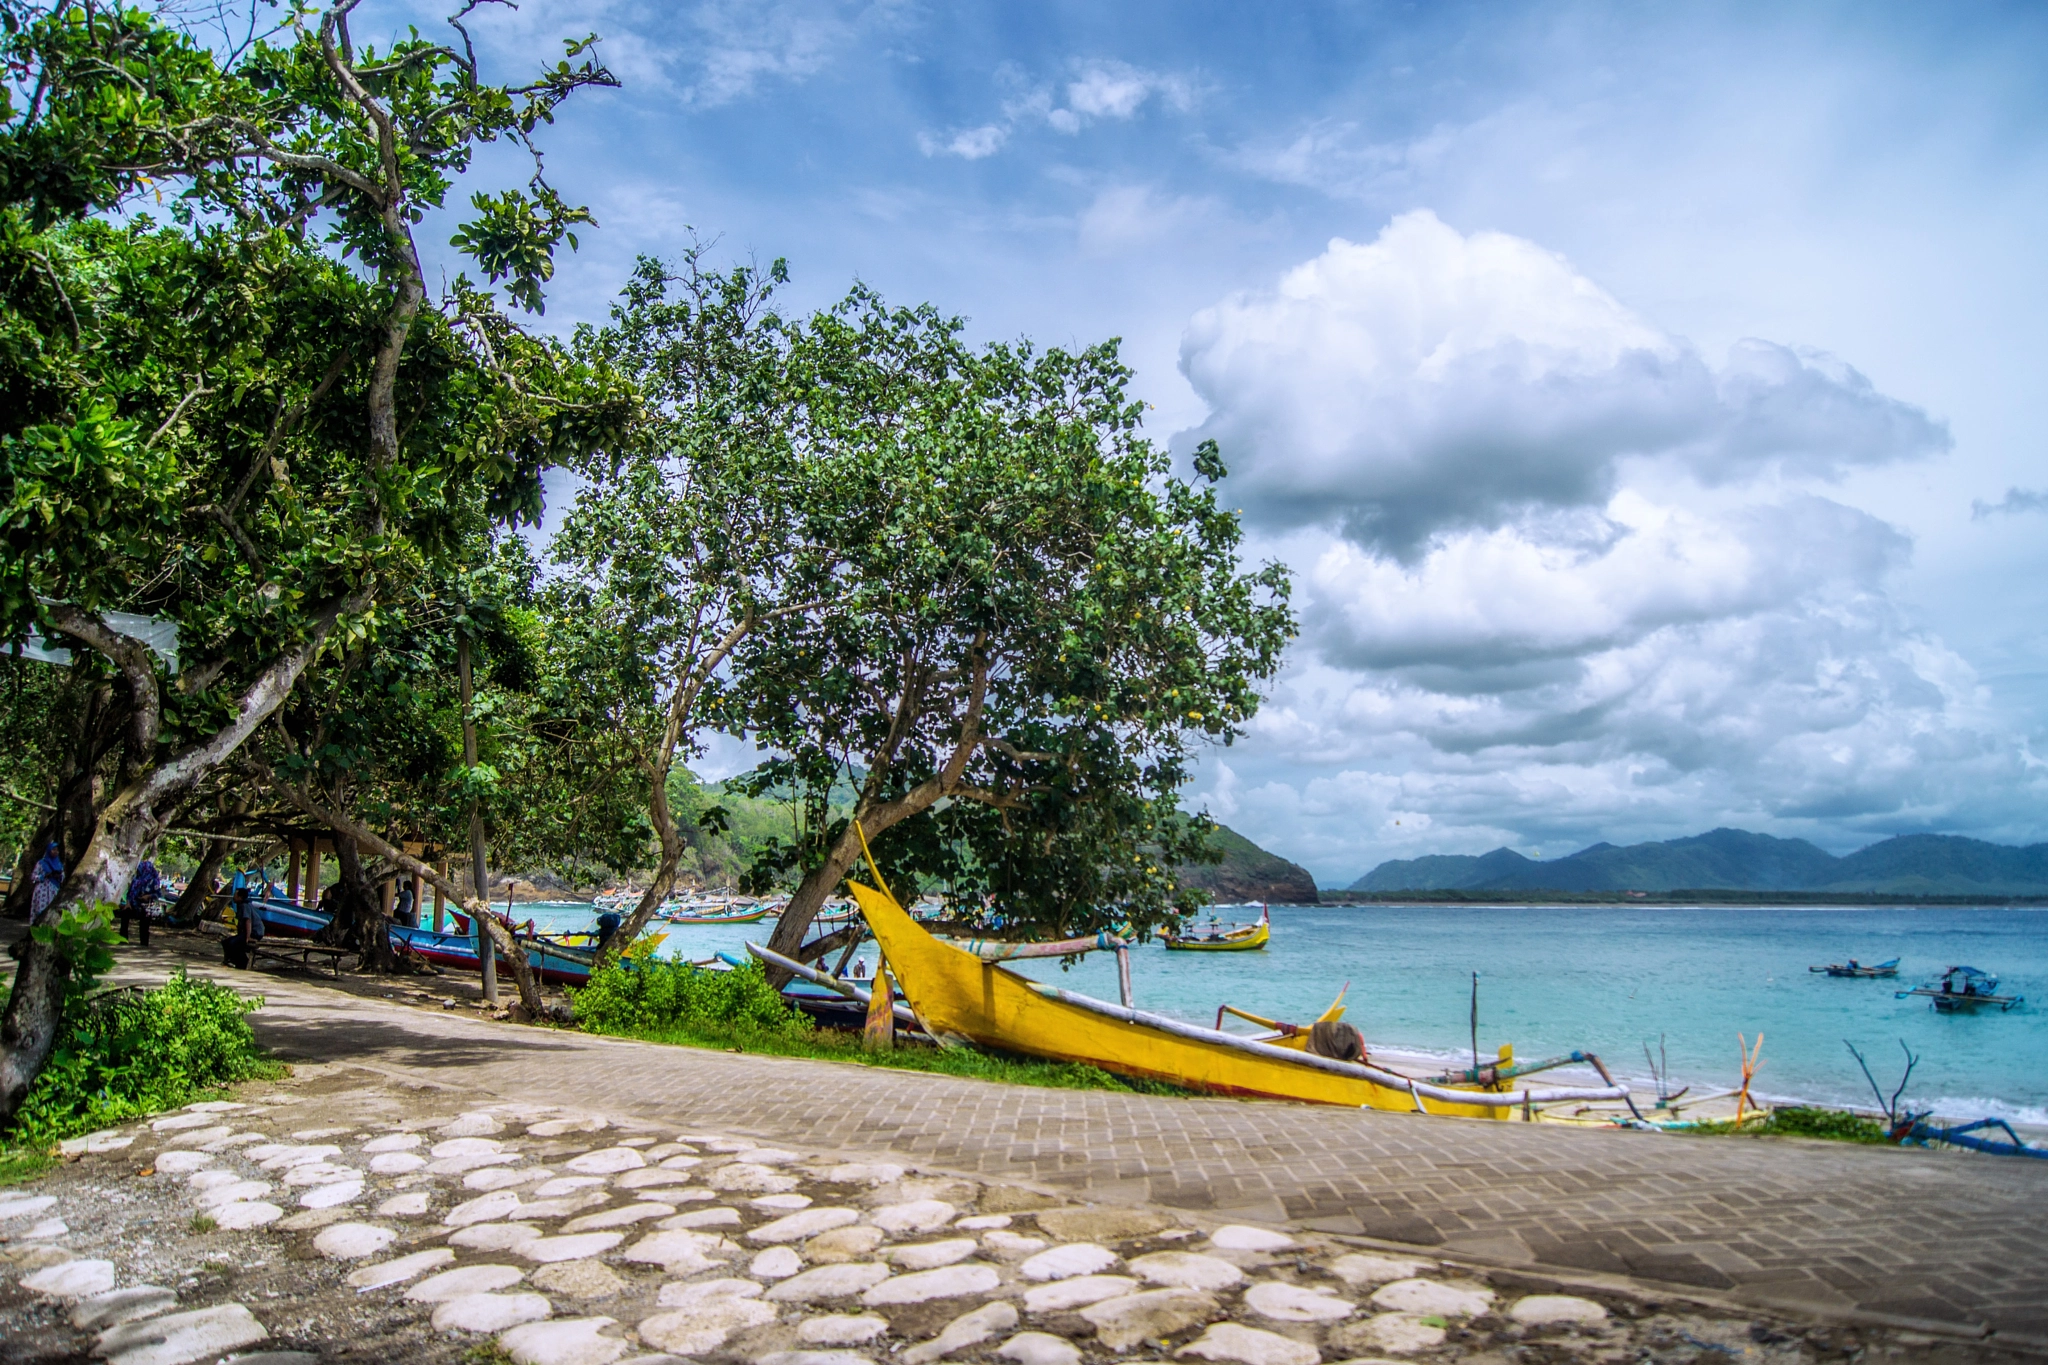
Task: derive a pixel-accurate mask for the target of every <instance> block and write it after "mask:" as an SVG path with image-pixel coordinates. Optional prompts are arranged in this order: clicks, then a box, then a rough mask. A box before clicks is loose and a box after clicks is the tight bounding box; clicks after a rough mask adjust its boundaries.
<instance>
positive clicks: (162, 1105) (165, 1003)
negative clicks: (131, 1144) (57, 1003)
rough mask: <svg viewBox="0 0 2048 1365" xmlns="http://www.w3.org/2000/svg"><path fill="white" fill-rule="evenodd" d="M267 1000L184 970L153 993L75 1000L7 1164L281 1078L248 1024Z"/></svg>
mask: <svg viewBox="0 0 2048 1365" xmlns="http://www.w3.org/2000/svg"><path fill="white" fill-rule="evenodd" d="M262 1004H263V1002H262V1000H261V999H260V998H259V999H244V998H243V997H242V996H240V995H238V994H236V993H235V992H234V991H232V990H229V989H228V988H227V987H225V986H218V985H215V984H214V983H212V982H210V981H204V980H197V981H195V980H192V979H190V978H188V977H187V976H186V975H185V974H184V973H183V972H180V973H178V974H177V975H176V976H173V977H171V978H170V979H168V980H167V981H165V982H164V984H163V985H161V986H159V987H157V988H156V989H155V990H149V991H137V990H114V991H106V992H103V993H101V994H99V995H95V996H91V997H87V998H82V999H74V1000H71V1001H67V1002H66V1004H65V1010H64V1021H63V1024H62V1025H61V1033H60V1035H59V1037H58V1039H57V1044H56V1047H55V1048H54V1049H52V1051H51V1053H50V1059H49V1061H48V1062H47V1063H46V1064H45V1065H44V1067H43V1070H42V1073H41V1074H40V1075H38V1076H37V1077H36V1079H35V1083H34V1084H33V1085H31V1086H30V1087H29V1092H28V1095H27V1097H26V1098H25V1099H23V1101H22V1104H21V1108H20V1109H18V1110H17V1111H16V1112H15V1116H14V1122H13V1124H12V1125H11V1126H10V1127H9V1129H8V1130H7V1132H6V1133H5V1135H4V1139H0V1162H4V1161H10V1160H12V1161H21V1160H26V1159H28V1154H31V1153H48V1151H49V1150H50V1148H51V1147H53V1146H54V1145H55V1144H56V1143H57V1142H59V1141H60V1140H62V1139H64V1138H68V1137H74V1136H76V1135H78V1134H80V1133H90V1132H94V1131H96V1130H98V1129H101V1128H109V1127H112V1126H114V1125H115V1124H120V1123H126V1122H128V1121H130V1120H132V1119H138V1118H142V1117H145V1116H147V1115H150V1114H157V1113H161V1112H163V1111H164V1110H166V1109H176V1108H178V1107H179V1106H181V1105H186V1104H191V1103H192V1102H193V1101H195V1100H197V1099H200V1098H202V1097H205V1096H210V1095H216V1094H220V1093H223V1091H224V1088H225V1087H227V1086H230V1085H233V1084H235V1083H237V1082H240V1081H251V1080H261V1079H272V1078H275V1077H277V1076H280V1075H282V1074H283V1072H284V1068H283V1067H282V1066H281V1065H279V1064H278V1063H276V1062H273V1061H271V1060H269V1059H268V1058H266V1057H264V1056H263V1055H262V1053H261V1052H260V1051H259V1050H258V1048H257V1046H256V1035H255V1034H254V1033H253V1032H251V1031H250V1028H249V1021H248V1018H247V1015H248V1013H249V1012H250V1011H251V1010H254V1009H257V1008H260V1007H261V1006H262Z"/></svg>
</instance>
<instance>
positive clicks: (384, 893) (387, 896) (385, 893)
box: [377, 877, 398, 919]
mask: <svg viewBox="0 0 2048 1365" xmlns="http://www.w3.org/2000/svg"><path fill="white" fill-rule="evenodd" d="M397 899H398V878H396V877H387V878H386V879H385V880H384V882H383V884H382V885H380V886H379V887H378V888H377V909H378V910H379V911H381V912H383V915H384V918H385V919H390V918H391V906H392V903H393V902H395V901H396V900H397Z"/></svg>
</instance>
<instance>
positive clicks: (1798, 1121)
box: [1677, 1108, 1888, 1143]
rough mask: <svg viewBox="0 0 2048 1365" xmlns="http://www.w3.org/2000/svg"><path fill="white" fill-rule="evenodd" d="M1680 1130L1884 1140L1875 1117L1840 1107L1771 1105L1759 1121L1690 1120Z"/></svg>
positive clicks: (1715, 1134) (1717, 1134) (1714, 1134)
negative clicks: (1698, 1121)
mask: <svg viewBox="0 0 2048 1365" xmlns="http://www.w3.org/2000/svg"><path fill="white" fill-rule="evenodd" d="M1677 1131H1679V1132H1682V1133H1698V1134H1701V1135H1703V1136H1706V1137H1726V1136H1730V1135H1738V1136H1741V1137H1803V1138H1823V1139H1825V1140H1827V1141H1830V1142H1861V1143H1883V1142H1886V1141H1888V1139H1887V1138H1886V1137H1885V1130H1884V1125H1883V1124H1881V1123H1879V1122H1878V1121H1877V1120H1876V1119H1869V1118H1865V1117H1863V1115H1861V1114H1851V1113H1848V1112H1846V1111H1844V1110H1840V1109H1807V1108H1785V1109H1773V1110H1772V1111H1771V1112H1770V1114H1769V1115H1768V1116H1767V1117H1765V1118H1763V1119H1761V1120H1758V1121H1755V1122H1750V1121H1744V1123H1743V1125H1742V1126H1741V1127H1740V1128H1737V1127H1736V1126H1735V1122H1734V1120H1732V1119H1724V1120H1721V1121H1719V1122H1706V1123H1695V1124H1690V1125H1688V1126H1687V1127H1684V1128H1681V1129H1679V1130H1677Z"/></svg>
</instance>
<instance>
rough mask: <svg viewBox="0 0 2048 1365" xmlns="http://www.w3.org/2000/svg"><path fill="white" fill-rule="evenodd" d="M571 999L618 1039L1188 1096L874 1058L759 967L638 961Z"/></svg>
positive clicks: (1018, 1061)
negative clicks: (792, 1000) (723, 968)
mask: <svg viewBox="0 0 2048 1365" xmlns="http://www.w3.org/2000/svg"><path fill="white" fill-rule="evenodd" d="M573 999H574V1002H575V1006H576V1019H577V1022H578V1025H579V1026H580V1027H581V1028H582V1029H583V1030H584V1031H585V1032H587V1033H601V1034H607V1035H610V1036H612V1037H616V1038H637V1039H640V1040H642V1041H644V1042H650V1043H669V1044H674V1045H677V1046H681V1047H704V1048H719V1049H722V1050H724V1051H728V1052H735V1051H736V1052H755V1053H765V1054H768V1055H770V1056H776V1057H808V1058H812V1059H814V1060H817V1061H825V1062H850V1063H853V1064H854V1065H857V1066H875V1067H889V1068H893V1069H895V1070H898V1071H927V1072H936V1073H938V1074H941V1075H947V1076H966V1077H970V1078H972V1079H974V1080H979V1081H999V1082H1002V1083H1003V1084H1006V1085H1039V1086H1050V1087H1056V1088H1059V1089H1063V1090H1121V1091H1126V1092H1135V1093H1138V1094H1147V1095H1181V1094H1186V1093H1188V1092H1186V1091H1184V1090H1181V1089H1179V1088H1178V1087H1175V1086H1170V1085H1165V1084H1162V1083H1160V1082H1157V1081H1142V1080H1132V1079H1129V1078H1126V1077H1123V1076H1117V1075H1112V1074H1111V1073H1110V1072H1108V1071H1105V1070H1103V1069H1102V1068H1101V1067H1096V1066H1088V1065H1086V1064H1083V1063H1077V1062H1049V1061H1045V1060H1043V1059H1041V1058H1036V1057H1018V1056H1011V1055H999V1054H994V1053H988V1052H980V1051H975V1050H971V1049H966V1048H938V1047H932V1046H930V1045H918V1044H910V1045H899V1046H897V1047H895V1048H892V1049H889V1050H886V1051H880V1052H870V1051H868V1050H867V1049H866V1048H864V1047H863V1046H862V1044H861V1039H860V1037H859V1035H857V1034H854V1033H850V1032H844V1031H837V1030H824V1029H819V1028H818V1027H816V1026H815V1025H814V1024H813V1023H812V1021H811V1018H810V1016H809V1015H807V1014H804V1013H803V1012H802V1011H800V1010H798V1009H796V1008H794V1007H793V1006H791V1005H790V1004H789V1002H788V1001H786V1000H784V999H783V998H782V996H781V994H780V992H778V991H777V990H776V989H775V988H774V987H773V986H770V985H769V984H768V979H767V977H766V976H765V975H764V974H763V972H762V970H761V965H760V964H759V963H758V962H750V963H747V964H746V965H744V966H741V967H736V968H734V969H733V970H731V971H729V972H709V971H699V970H697V969H696V968H693V967H691V966H690V965H689V964H688V963H687V962H665V961H657V960H653V959H649V958H646V957H641V958H639V959H638V960H636V961H635V962H633V963H632V964H631V965H630V966H619V967H607V968H604V969H602V970H600V971H599V972H598V973H597V974H596V975H594V976H593V977H591V979H590V983H589V985H587V986H585V987H584V988H583V989H582V990H580V991H576V992H574V995H573Z"/></svg>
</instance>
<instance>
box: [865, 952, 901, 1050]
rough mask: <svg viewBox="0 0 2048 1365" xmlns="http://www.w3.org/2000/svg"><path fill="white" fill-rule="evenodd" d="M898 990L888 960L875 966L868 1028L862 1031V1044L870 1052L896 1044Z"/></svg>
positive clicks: (869, 997)
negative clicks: (892, 978) (892, 979)
mask: <svg viewBox="0 0 2048 1365" xmlns="http://www.w3.org/2000/svg"><path fill="white" fill-rule="evenodd" d="M895 1005H896V991H895V983H894V982H892V981H891V980H890V979H889V968H888V964H887V963H886V962H883V963H878V964H877V965H876V967H875V988H874V991H873V993H872V994H870V995H869V996H868V1020H867V1028H866V1029H864V1030H863V1031H862V1037H861V1046H862V1047H864V1048H866V1049H867V1050H868V1051H870V1052H887V1051H888V1050H889V1049H891V1048H893V1047H895V1046H896V1009H895Z"/></svg>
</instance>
